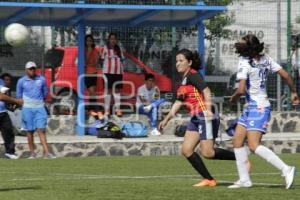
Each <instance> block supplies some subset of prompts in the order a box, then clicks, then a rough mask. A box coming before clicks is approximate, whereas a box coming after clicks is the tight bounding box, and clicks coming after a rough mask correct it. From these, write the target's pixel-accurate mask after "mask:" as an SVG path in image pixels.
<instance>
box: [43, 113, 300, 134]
mask: <svg viewBox="0 0 300 200" xmlns="http://www.w3.org/2000/svg"><path fill="white" fill-rule="evenodd" d="M236 116H237V115H234V114H228V115H222V116H221V119H222V120H221V126H220V132H221V133H224V132H225V129H226V128H227V127H228V124H229V123H230V122H231V121H232V120H234V119H235V118H236ZM111 120H112V121H114V122H115V123H117V124H121V123H122V122H127V121H142V122H143V123H144V124H146V125H147V126H148V127H149V122H148V119H147V117H146V116H145V115H126V116H124V117H123V118H118V117H112V119H111ZM188 120H189V117H188V116H183V115H178V116H177V117H175V118H173V119H172V120H171V121H170V122H169V123H168V125H167V126H166V128H165V131H164V134H166V135H173V134H174V132H175V128H176V126H177V125H178V124H183V123H187V122H188ZM91 122H92V121H90V123H91ZM268 132H269V133H281V132H295V133H299V134H300V113H299V112H280V113H279V112H273V113H272V116H271V119H270V123H269V126H268ZM47 133H48V134H50V135H75V134H76V117H75V116H71V115H61V116H52V117H50V118H49V120H48V128H47Z"/></svg>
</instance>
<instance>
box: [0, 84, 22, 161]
mask: <svg viewBox="0 0 300 200" xmlns="http://www.w3.org/2000/svg"><path fill="white" fill-rule="evenodd" d="M8 90H9V88H7V87H5V84H4V82H3V80H2V79H0V131H1V134H2V138H3V141H4V147H5V154H4V156H5V157H6V158H8V159H18V156H17V155H15V135H14V132H13V126H12V123H11V120H10V118H9V115H8V113H7V110H6V103H13V104H19V105H22V100H18V99H15V98H12V97H9V96H7V95H5V93H7V92H8Z"/></svg>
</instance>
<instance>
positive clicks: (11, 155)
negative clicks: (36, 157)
mask: <svg viewBox="0 0 300 200" xmlns="http://www.w3.org/2000/svg"><path fill="white" fill-rule="evenodd" d="M4 156H5V158H7V159H12V160H16V159H18V158H19V157H18V156H17V155H15V154H10V153H5V154H4Z"/></svg>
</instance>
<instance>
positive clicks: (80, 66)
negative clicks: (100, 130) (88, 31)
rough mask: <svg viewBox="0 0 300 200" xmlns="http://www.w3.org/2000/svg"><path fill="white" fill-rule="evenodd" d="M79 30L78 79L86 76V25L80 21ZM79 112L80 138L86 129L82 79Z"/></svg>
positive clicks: (78, 132)
mask: <svg viewBox="0 0 300 200" xmlns="http://www.w3.org/2000/svg"><path fill="white" fill-rule="evenodd" d="M77 30H78V77H81V76H82V75H83V74H84V63H85V61H84V37H85V25H84V22H82V21H80V22H79V24H78V27H77ZM77 87H78V94H79V95H78V111H77V127H76V128H77V134H78V135H79V136H83V135H84V132H85V131H84V129H85V127H84V126H85V109H84V107H85V106H84V99H83V94H84V88H85V86H84V81H83V78H81V79H80V81H79V83H78V86H77Z"/></svg>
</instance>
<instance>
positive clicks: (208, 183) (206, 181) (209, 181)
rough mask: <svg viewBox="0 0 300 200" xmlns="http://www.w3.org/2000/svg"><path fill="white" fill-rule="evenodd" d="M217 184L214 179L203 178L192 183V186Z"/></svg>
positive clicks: (213, 185)
mask: <svg viewBox="0 0 300 200" xmlns="http://www.w3.org/2000/svg"><path fill="white" fill-rule="evenodd" d="M216 185H217V181H216V180H215V179H212V180H208V179H203V180H202V181H200V182H199V183H197V184H195V185H193V187H215V186H216Z"/></svg>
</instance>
